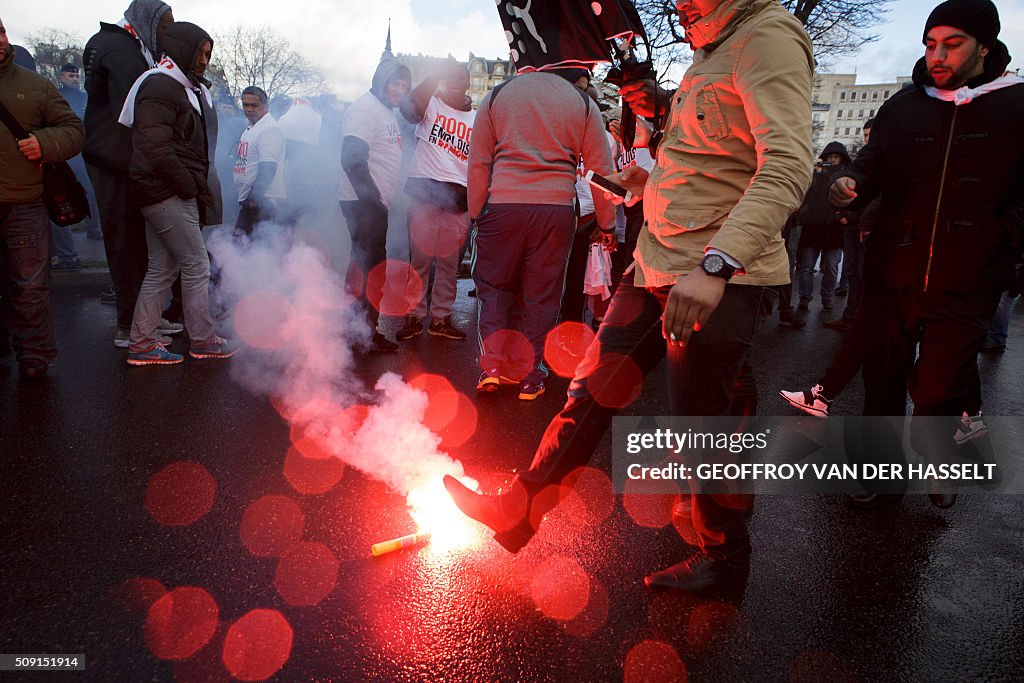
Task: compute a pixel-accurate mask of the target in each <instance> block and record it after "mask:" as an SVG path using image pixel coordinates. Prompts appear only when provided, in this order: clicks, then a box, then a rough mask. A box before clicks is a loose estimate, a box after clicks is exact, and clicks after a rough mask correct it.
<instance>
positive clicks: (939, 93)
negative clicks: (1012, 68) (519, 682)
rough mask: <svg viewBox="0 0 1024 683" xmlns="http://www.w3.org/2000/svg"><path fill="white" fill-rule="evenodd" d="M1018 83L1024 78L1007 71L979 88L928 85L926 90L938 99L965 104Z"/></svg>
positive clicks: (959, 104)
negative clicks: (951, 88) (944, 87)
mask: <svg viewBox="0 0 1024 683" xmlns="http://www.w3.org/2000/svg"><path fill="white" fill-rule="evenodd" d="M1018 83H1024V78H1021V77H1020V76H1017V75H1014V74H1011V73H1005V74H1003V75H1002V76H1000V77H999V78H997V79H995V80H994V81H989V82H988V83H982V84H981V85H979V86H978V87H977V88H968V87H967V86H966V85H965V86H963V87H962V88H957V89H956V90H940V89H939V88H936V87H935V86H932V85H927V86H925V88H924V91H925V92H926V93H928V95H929V96H930V97H934V98H935V99H937V100H942V101H944V102H952V103H953V104H955V105H956V106H958V107H959V106H961V105H963V104H970V103H971V102H972V101H973V100H974V99H975V98H978V97H981V96H982V95H985V94H986V93H990V92H995V91H996V90H1002V89H1003V88H1009V87H1010V86H1011V85H1017V84H1018Z"/></svg>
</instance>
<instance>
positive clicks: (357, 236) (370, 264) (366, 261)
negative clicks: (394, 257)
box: [339, 199, 388, 331]
mask: <svg viewBox="0 0 1024 683" xmlns="http://www.w3.org/2000/svg"><path fill="white" fill-rule="evenodd" d="M339 204H340V205H341V212H342V213H343V214H344V215H345V222H346V223H347V224H348V232H349V235H350V236H351V237H352V257H351V259H350V260H349V264H348V276H347V278H346V281H347V283H348V286H349V289H350V291H352V292H353V293H357V292H358V293H359V300H360V301H361V302H362V304H363V306H364V308H365V309H366V315H367V317H368V318H369V320H370V327H372V328H373V329H374V331H376V328H377V320H378V319H379V318H380V311H379V310H378V309H377V307H376V306H375V305H373V304H372V303H371V302H370V300H369V298H368V297H367V291H366V278H367V276H368V275H369V274H370V271H371V270H373V269H374V268H375V267H376V266H379V265H380V264H382V263H384V261H385V260H387V244H388V210H387V208H385V207H384V205H383V204H379V203H375V202H364V201H362V200H358V199H357V200H355V201H345V202H339ZM377 303H378V304H380V302H379V301H378V302H377Z"/></svg>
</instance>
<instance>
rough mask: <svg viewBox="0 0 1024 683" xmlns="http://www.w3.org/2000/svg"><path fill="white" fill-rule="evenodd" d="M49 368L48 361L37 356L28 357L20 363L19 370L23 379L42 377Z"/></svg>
mask: <svg viewBox="0 0 1024 683" xmlns="http://www.w3.org/2000/svg"><path fill="white" fill-rule="evenodd" d="M47 370H49V367H48V366H47V365H46V363H44V362H43V361H41V360H38V359H36V358H26V359H25V360H23V361H21V362H19V363H18V371H19V372H20V373H21V378H22V379H40V378H42V377H46V371H47Z"/></svg>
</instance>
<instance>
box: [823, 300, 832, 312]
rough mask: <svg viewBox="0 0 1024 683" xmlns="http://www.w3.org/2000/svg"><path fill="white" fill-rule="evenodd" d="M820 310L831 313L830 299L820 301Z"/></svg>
mask: <svg viewBox="0 0 1024 683" xmlns="http://www.w3.org/2000/svg"><path fill="white" fill-rule="evenodd" d="M821 308H822V310H825V311H831V310H832V299H822V300H821Z"/></svg>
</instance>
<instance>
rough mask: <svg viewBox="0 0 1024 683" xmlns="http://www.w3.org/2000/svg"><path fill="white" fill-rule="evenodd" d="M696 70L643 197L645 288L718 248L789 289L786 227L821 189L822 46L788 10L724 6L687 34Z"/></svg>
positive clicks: (773, 0)
mask: <svg viewBox="0 0 1024 683" xmlns="http://www.w3.org/2000/svg"><path fill="white" fill-rule="evenodd" d="M686 35H687V39H688V40H689V41H690V43H691V45H692V46H693V47H694V49H695V52H694V56H693V64H691V65H690V68H689V69H687V70H686V73H685V74H684V75H683V78H682V83H681V84H680V88H679V90H678V91H677V92H676V93H675V95H674V96H673V97H672V101H671V109H670V111H669V115H668V121H667V126H666V130H665V138H664V140H663V142H662V143H661V146H660V147H659V148H658V156H657V163H656V165H655V167H654V170H653V171H652V172H651V175H650V178H649V179H648V182H647V187H646V188H645V190H644V219H645V222H644V227H643V228H642V229H641V232H640V236H639V238H638V240H637V249H636V252H635V256H636V263H637V273H636V280H635V281H636V284H637V285H640V286H650V287H661V286H667V285H673V284H675V282H676V280H677V279H678V278H679V276H681V275H685V274H687V273H689V272H691V271H692V270H694V269H696V268H699V267H700V262H701V260H702V259H703V257H704V252H705V250H706V249H708V248H715V249H719V250H721V251H722V252H724V253H725V254H727V255H728V256H730V257H732V258H733V259H735V260H736V261H738V262H739V263H740V264H741V265H742V266H743V268H744V270H745V271H746V274H745V275H738V276H737V277H735V278H733V280H732V282H734V283H737V284H754V285H779V284H784V283H786V282H789V259H788V257H787V255H786V249H785V245H784V242H783V240H782V236H781V232H782V228H783V225H784V224H785V223H786V220H787V219H788V218H789V216H790V214H792V213H793V212H794V211H795V210H796V209H797V207H799V206H800V202H801V200H802V199H803V197H804V193H805V192H806V190H807V187H808V184H809V182H810V179H811V162H812V152H811V79H812V72H813V67H814V60H813V56H812V50H811V41H810V39H809V38H808V37H807V33H806V32H805V31H804V29H803V26H801V25H800V22H799V21H798V20H797V19H796V18H795V17H794V16H793V15H792V14H790V13H789V12H787V11H786V10H784V9H783V8H782V6H781V5H779V3H778V0H725V2H723V3H722V4H721V5H719V6H718V7H717V8H716V9H715V10H714V11H713V12H711V13H710V14H709V15H708V16H706V17H703V18H701V19H700V20H699V21H698V22H696V23H695V24H694V25H693V26H690V27H688V28H687V29H686Z"/></svg>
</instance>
